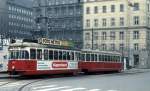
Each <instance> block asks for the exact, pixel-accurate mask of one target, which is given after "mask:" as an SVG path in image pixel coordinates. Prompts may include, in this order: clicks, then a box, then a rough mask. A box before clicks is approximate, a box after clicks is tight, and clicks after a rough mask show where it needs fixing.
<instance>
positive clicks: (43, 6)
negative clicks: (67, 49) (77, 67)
mask: <svg viewBox="0 0 150 91" xmlns="http://www.w3.org/2000/svg"><path fill="white" fill-rule="evenodd" d="M82 5H83V3H82V0H34V6H33V7H34V16H35V19H36V26H35V27H36V28H37V30H39V31H43V32H44V36H46V37H48V38H51V39H61V40H73V41H74V42H76V43H77V45H78V46H79V47H80V48H81V47H82V42H83V37H82V35H83V22H82V21H83V9H82V8H83V7H82ZM43 32H42V33H43Z"/></svg>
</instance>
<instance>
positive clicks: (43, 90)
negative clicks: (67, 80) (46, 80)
mask: <svg viewBox="0 0 150 91" xmlns="http://www.w3.org/2000/svg"><path fill="white" fill-rule="evenodd" d="M64 88H69V86H63V87H55V88H46V89H41V90H36V91H52V90H54V91H56V90H59V89H64Z"/></svg>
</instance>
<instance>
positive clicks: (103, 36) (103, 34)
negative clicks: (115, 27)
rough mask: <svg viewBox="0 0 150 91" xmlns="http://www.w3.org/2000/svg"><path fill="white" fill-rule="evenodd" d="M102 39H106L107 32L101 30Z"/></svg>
mask: <svg viewBox="0 0 150 91" xmlns="http://www.w3.org/2000/svg"><path fill="white" fill-rule="evenodd" d="M102 40H107V34H106V32H102Z"/></svg>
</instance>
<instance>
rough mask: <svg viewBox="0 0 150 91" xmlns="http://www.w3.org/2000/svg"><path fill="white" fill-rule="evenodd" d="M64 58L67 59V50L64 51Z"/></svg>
mask: <svg viewBox="0 0 150 91" xmlns="http://www.w3.org/2000/svg"><path fill="white" fill-rule="evenodd" d="M62 56H63V60H66V58H67V53H66V51H63V55H62Z"/></svg>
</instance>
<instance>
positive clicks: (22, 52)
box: [21, 51, 29, 59]
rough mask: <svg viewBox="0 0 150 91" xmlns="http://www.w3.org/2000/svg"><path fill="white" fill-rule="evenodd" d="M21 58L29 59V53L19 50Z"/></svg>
mask: <svg viewBox="0 0 150 91" xmlns="http://www.w3.org/2000/svg"><path fill="white" fill-rule="evenodd" d="M21 56H22V57H21V58H22V59H29V53H28V52H27V51H21Z"/></svg>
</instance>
